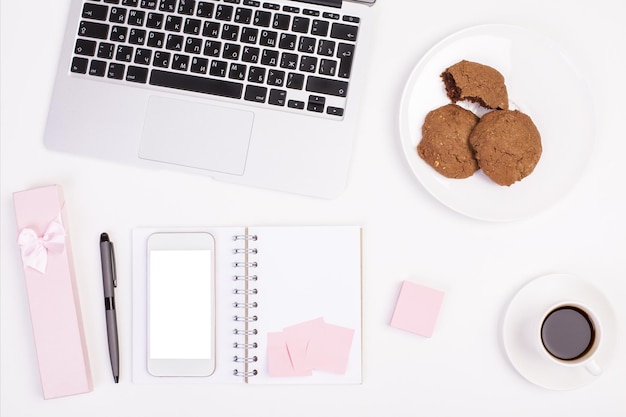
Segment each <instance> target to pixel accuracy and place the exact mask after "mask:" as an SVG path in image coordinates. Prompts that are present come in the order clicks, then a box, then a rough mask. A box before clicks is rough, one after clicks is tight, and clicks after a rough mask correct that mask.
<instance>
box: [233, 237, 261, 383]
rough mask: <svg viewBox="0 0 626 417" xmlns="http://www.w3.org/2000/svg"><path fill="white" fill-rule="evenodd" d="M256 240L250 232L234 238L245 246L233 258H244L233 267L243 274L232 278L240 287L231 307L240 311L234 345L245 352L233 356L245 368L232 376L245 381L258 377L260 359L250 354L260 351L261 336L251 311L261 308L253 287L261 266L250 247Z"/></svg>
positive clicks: (237, 315)
mask: <svg viewBox="0 0 626 417" xmlns="http://www.w3.org/2000/svg"><path fill="white" fill-rule="evenodd" d="M257 239H258V237H257V236H256V235H250V234H248V233H247V229H246V234H243V235H235V236H233V241H235V242H239V243H242V247H238V248H235V249H233V254H234V255H238V256H241V259H237V260H236V261H235V262H233V267H234V268H236V269H237V270H238V271H242V273H236V274H235V275H233V281H234V282H235V283H237V287H235V288H234V289H233V291H232V293H233V295H234V296H235V297H236V298H237V299H236V301H234V302H233V303H232V306H233V308H235V309H237V310H238V313H237V314H235V315H234V316H233V321H234V322H235V323H237V324H238V326H236V327H235V328H234V329H233V335H234V336H235V337H236V340H235V342H234V343H233V345H232V346H233V348H234V349H241V350H242V354H241V355H235V356H234V357H233V362H235V363H237V364H240V365H243V369H239V368H238V367H236V368H235V369H234V370H233V375H235V376H238V377H243V378H244V379H246V380H247V378H249V377H251V376H255V375H257V374H258V371H257V370H256V369H254V364H255V363H256V362H257V360H258V357H257V356H256V355H253V354H252V353H251V350H253V349H257V348H258V343H257V342H256V341H254V340H253V338H254V337H255V336H256V335H257V333H258V331H257V329H255V328H254V327H253V326H254V323H255V322H256V321H257V320H258V316H257V315H255V314H253V312H252V311H253V310H254V309H255V308H257V306H258V304H257V302H256V301H254V300H253V297H254V296H255V295H256V294H257V293H258V291H257V289H256V288H252V285H253V284H254V282H256V281H257V280H258V276H257V275H255V274H253V273H252V271H251V270H252V269H254V268H257V267H258V263H257V261H256V260H254V259H252V258H253V257H254V255H256V254H257V249H256V248H253V247H251V246H250V245H251V244H253V242H256V241H257ZM239 309H240V310H239Z"/></svg>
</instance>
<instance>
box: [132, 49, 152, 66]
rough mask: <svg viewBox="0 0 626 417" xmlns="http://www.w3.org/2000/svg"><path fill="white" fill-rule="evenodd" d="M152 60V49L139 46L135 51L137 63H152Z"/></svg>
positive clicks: (135, 61)
mask: <svg viewBox="0 0 626 417" xmlns="http://www.w3.org/2000/svg"><path fill="white" fill-rule="evenodd" d="M151 60H152V49H145V48H137V51H135V59H134V61H133V62H134V63H135V64H141V65H150V61H151Z"/></svg>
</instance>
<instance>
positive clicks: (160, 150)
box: [44, 0, 375, 198]
mask: <svg viewBox="0 0 626 417" xmlns="http://www.w3.org/2000/svg"><path fill="white" fill-rule="evenodd" d="M374 1H375V0H362V1H358V0H354V1H347V0H344V1H341V0H311V1H310V2H305V1H291V0H281V1H256V0H206V1H193V0H97V1H96V0H72V2H71V6H70V11H69V18H68V24H67V28H66V32H65V35H64V41H63V48H62V52H61V57H60V61H59V67H58V71H57V76H56V80H55V87H54V92H53V95H52V100H51V104H50V110H49V115H48V122H47V126H46V130H45V137H44V143H45V145H46V146H47V147H48V148H49V149H53V150H58V151H64V152H70V153H76V154H82V155H89V156H93V157H98V158H105V159H110V160H115V161H120V162H123V163H132V164H139V165H142V166H145V167H152V168H168V169H170V168H171V169H178V170H185V171H188V172H193V173H198V174H204V175H208V176H210V177H213V178H215V179H217V180H221V181H227V182H232V183H238V184H245V185H249V186H255V187H263V188H269V189H275V190H281V191H286V192H292V193H298V194H305V195H311V196H316V197H323V198H333V197H335V196H337V195H339V194H340V193H341V192H342V191H343V189H344V187H345V184H346V180H347V177H348V171H349V164H350V159H351V153H352V145H353V140H354V136H355V131H356V126H357V123H358V121H359V117H358V115H359V107H361V105H362V103H361V97H362V92H363V88H364V82H365V73H366V65H367V62H366V61H367V55H368V54H367V52H368V49H369V48H370V31H371V29H370V26H369V25H370V20H371V18H370V14H371V4H372V3H373V2H374ZM303 57H304V58H303ZM298 74H301V75H298Z"/></svg>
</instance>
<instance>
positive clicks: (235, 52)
mask: <svg viewBox="0 0 626 417" xmlns="http://www.w3.org/2000/svg"><path fill="white" fill-rule="evenodd" d="M240 52H241V45H237V44H234V43H226V44H224V51H223V52H222V58H225V59H232V60H237V59H239V54H240Z"/></svg>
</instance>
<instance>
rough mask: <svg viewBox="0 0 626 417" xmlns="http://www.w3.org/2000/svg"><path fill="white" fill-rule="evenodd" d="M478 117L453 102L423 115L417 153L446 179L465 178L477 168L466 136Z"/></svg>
mask: <svg viewBox="0 0 626 417" xmlns="http://www.w3.org/2000/svg"><path fill="white" fill-rule="evenodd" d="M478 120H479V119H478V117H477V116H476V115H475V114H474V113H472V112H471V111H469V110H465V109H463V108H461V107H459V106H457V105H456V104H447V105H445V106H443V107H439V108H438V109H435V110H433V111H431V112H429V113H428V114H427V115H426V118H425V119H424V124H423V125H422V140H421V141H420V143H419V145H417V153H418V154H419V156H420V157H421V158H422V159H423V160H424V161H426V163H428V164H429V165H430V166H432V167H433V168H434V169H435V170H437V172H439V173H440V174H442V175H444V176H446V177H448V178H467V177H469V176H471V175H472V174H473V173H474V172H475V171H476V170H477V169H478V164H477V162H476V159H474V152H473V151H472V149H471V148H470V146H469V142H468V138H469V135H470V133H471V132H472V129H474V126H476V124H477V123H478Z"/></svg>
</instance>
